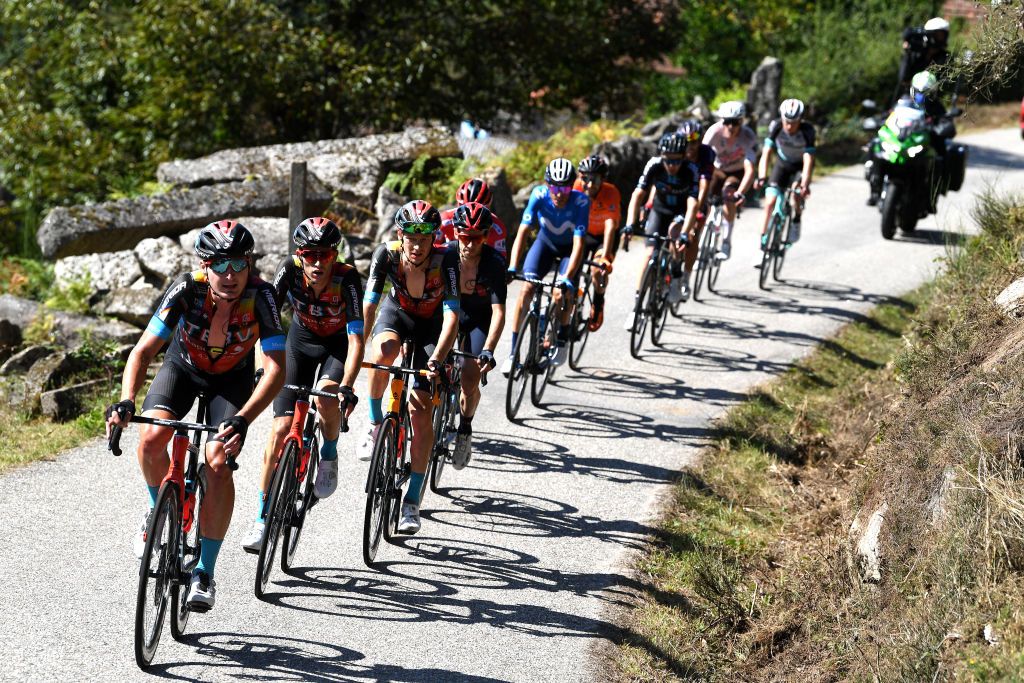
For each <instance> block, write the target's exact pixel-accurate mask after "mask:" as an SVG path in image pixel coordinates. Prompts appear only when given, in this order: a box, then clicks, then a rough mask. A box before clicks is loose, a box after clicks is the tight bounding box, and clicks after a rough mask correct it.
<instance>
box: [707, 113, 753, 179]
mask: <svg viewBox="0 0 1024 683" xmlns="http://www.w3.org/2000/svg"><path fill="white" fill-rule="evenodd" d="M704 144H705V145H708V146H709V147H711V149H713V150H715V168H719V169H722V170H723V171H741V170H742V169H743V161H744V160H747V161H749V162H750V163H752V164H756V163H757V134H756V133H754V131H752V130H751V129H750V128H749V127H748V126H740V130H739V133H737V134H736V135H735V136H733V137H732V138H726V137H725V124H723V123H722V122H721V121H719V122H718V123H716V124H714V125H713V126H711V127H710V128H708V130H707V132H706V133H704Z"/></svg>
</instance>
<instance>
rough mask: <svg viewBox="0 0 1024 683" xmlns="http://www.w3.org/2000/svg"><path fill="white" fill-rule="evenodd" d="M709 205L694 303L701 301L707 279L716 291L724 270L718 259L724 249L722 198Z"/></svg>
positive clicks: (710, 289) (698, 254)
mask: <svg viewBox="0 0 1024 683" xmlns="http://www.w3.org/2000/svg"><path fill="white" fill-rule="evenodd" d="M709 204H710V205H711V210H710V212H709V213H708V217H707V220H706V221H705V223H704V232H703V234H702V235H701V236H700V250H699V251H698V252H697V272H696V273H695V277H694V281H693V299H694V301H700V296H701V292H700V290H701V287H703V285H704V281H705V279H706V280H707V286H708V291H709V292H714V291H716V290H715V287H716V286H717V284H718V273H719V271H720V270H721V269H722V260H721V259H720V258H718V252H719V250H720V249H721V248H722V221H723V220H724V219H725V211H724V209H723V207H722V198H721V197H719V196H716V197H712V198H711V199H710V201H709ZM673 313H675V311H673Z"/></svg>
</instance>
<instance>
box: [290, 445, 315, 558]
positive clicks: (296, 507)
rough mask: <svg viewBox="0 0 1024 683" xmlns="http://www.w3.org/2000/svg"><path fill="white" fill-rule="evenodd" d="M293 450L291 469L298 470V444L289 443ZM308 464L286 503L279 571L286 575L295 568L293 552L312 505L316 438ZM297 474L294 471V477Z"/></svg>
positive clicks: (297, 546)
mask: <svg viewBox="0 0 1024 683" xmlns="http://www.w3.org/2000/svg"><path fill="white" fill-rule="evenodd" d="M289 445H290V447H291V448H292V449H293V454H292V463H293V467H296V468H298V463H299V457H300V455H301V454H300V453H299V450H298V444H296V443H295V442H294V441H292V442H290V444H289ZM309 450H310V453H309V462H308V463H307V464H306V474H305V476H304V477H302V481H299V482H298V485H297V486H294V487H292V495H291V496H289V499H288V501H286V503H287V504H288V505H290V506H291V510H290V511H289V513H290V514H289V515H288V523H287V524H285V525H284V529H283V532H284V551H283V552H282V553H281V571H283V572H284V573H286V574H288V573H290V572H291V570H292V567H294V566H295V551H296V550H298V548H299V538H301V537H302V528H303V526H304V525H305V524H306V515H307V514H308V513H309V508H310V507H311V506H312V505H313V501H314V496H313V485H314V484H315V483H316V468H317V464H318V463H319V462H320V448H319V444H318V443H317V438H316V436H314V437H313V442H312V443H311V444H310V447H309ZM297 475H298V472H297V471H296V476H297Z"/></svg>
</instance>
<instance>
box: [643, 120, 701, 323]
mask: <svg viewBox="0 0 1024 683" xmlns="http://www.w3.org/2000/svg"><path fill="white" fill-rule="evenodd" d="M698 138H699V136H698ZM686 146H687V140H686V137H685V136H683V135H681V134H679V133H667V134H666V135H664V136H662V138H661V140H660V141H659V142H658V152H659V155H658V156H655V157H651V159H650V161H648V162H647V166H645V167H644V170H643V173H641V174H640V179H639V180H638V181H637V185H636V189H634V190H633V195H632V196H631V197H630V200H629V211H628V212H627V217H626V225H627V227H626V234H627V235H630V234H632V232H633V231H634V229H635V228H634V226H635V224H636V217H637V212H638V211H639V209H640V206H641V205H643V203H644V201H645V200H646V198H647V195H648V193H649V192H651V191H652V190H653V191H654V203H653V204H652V205H651V211H650V212H649V213H648V214H647V225H646V226H645V228H644V234H645V235H646V237H647V258H648V259H650V258H651V256H652V255H653V254H654V248H655V246H657V243H658V242H657V240H656V239H655V238H656V237H657V236H662V237H665V236H669V237H671V238H672V241H673V242H674V241H675V239H676V237H677V236H678V234H679V232H678V227H679V226H680V225H682V230H683V233H684V234H687V235H688V234H689V233H690V232H691V231H692V229H693V227H694V221H695V219H696V215H697V196H698V191H699V187H700V168H699V167H698V165H697V163H696V162H694V161H687V159H686V157H685V153H686ZM680 212H683V217H682V218H680ZM670 226H671V227H672V231H671V234H670V230H669V227H670ZM695 241H696V240H695ZM672 253H673V257H674V258H673V261H674V262H673V266H672V270H673V273H672V284H671V286H670V291H669V297H670V300H672V301H674V302H675V301H679V300H680V298H682V297H683V296H689V291H690V286H689V278H688V277H687V278H686V282H685V283H681V280H682V279H683V276H684V274H683V273H682V272H681V269H680V267H679V264H678V251H677V248H676V246H675V244H674V243H673V244H672ZM686 275H689V273H687V274H686ZM643 277H644V269H643V268H641V269H640V274H639V276H638V278H637V289H636V296H637V297H639V296H640V285H641V284H642V283H643ZM682 285H685V290H684V289H683V287H682ZM633 318H634V309H633V308H631V309H630V311H629V315H628V316H627V317H626V324H625V328H626V329H627V330H632V329H633V322H634V319H633Z"/></svg>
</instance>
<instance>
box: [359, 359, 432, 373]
mask: <svg viewBox="0 0 1024 683" xmlns="http://www.w3.org/2000/svg"><path fill="white" fill-rule="evenodd" d="M361 366H362V367H364V368H367V369H368V370H383V371H384V372H389V373H391V374H392V375H419V376H420V377H426V376H427V371H426V370H415V369H413V368H403V367H402V366H401V365H381V364H380V363H371V362H369V361H365V360H364V361H363V362H362V363H361Z"/></svg>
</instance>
